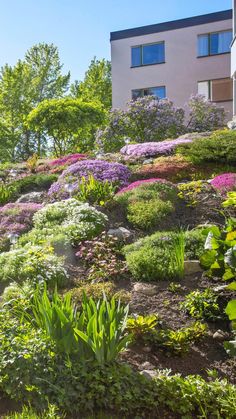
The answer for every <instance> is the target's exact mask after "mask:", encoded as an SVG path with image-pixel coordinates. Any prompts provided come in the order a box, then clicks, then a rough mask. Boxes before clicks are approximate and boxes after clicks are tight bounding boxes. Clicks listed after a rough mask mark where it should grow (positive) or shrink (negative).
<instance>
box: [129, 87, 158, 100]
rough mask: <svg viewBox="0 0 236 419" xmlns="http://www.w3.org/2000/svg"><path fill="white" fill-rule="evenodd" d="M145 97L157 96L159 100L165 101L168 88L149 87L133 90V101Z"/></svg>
mask: <svg viewBox="0 0 236 419" xmlns="http://www.w3.org/2000/svg"><path fill="white" fill-rule="evenodd" d="M143 96H155V97H156V98H158V99H165V98H166V88H165V86H159V87H148V88H145V89H135V90H132V99H133V100H136V99H138V98H139V97H143Z"/></svg>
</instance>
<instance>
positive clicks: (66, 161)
mask: <svg viewBox="0 0 236 419" xmlns="http://www.w3.org/2000/svg"><path fill="white" fill-rule="evenodd" d="M85 157H86V155H85V154H79V153H77V154H69V155H68V156H64V157H60V158H59V159H55V160H51V161H49V163H48V164H49V166H65V165H67V166H69V165H70V164H74V163H76V162H77V161H79V160H81V159H84V158H85Z"/></svg>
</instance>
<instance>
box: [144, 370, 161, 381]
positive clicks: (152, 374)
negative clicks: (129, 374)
mask: <svg viewBox="0 0 236 419" xmlns="http://www.w3.org/2000/svg"><path fill="white" fill-rule="evenodd" d="M140 374H141V375H144V377H146V378H148V379H149V380H153V379H154V378H156V377H157V375H158V373H157V372H156V371H155V370H143V371H141V372H140Z"/></svg>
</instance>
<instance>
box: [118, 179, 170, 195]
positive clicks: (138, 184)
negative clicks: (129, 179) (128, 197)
mask: <svg viewBox="0 0 236 419" xmlns="http://www.w3.org/2000/svg"><path fill="white" fill-rule="evenodd" d="M153 182H161V183H168V184H169V185H172V183H171V182H168V181H167V180H165V179H161V178H153V179H144V180H137V181H136V182H133V183H130V185H129V186H126V188H122V189H121V190H120V191H119V192H117V195H118V194H121V193H124V192H130V191H132V190H133V189H134V188H137V187H138V186H140V185H143V184H144V183H153Z"/></svg>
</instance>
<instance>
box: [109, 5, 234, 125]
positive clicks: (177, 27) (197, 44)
mask: <svg viewBox="0 0 236 419" xmlns="http://www.w3.org/2000/svg"><path fill="white" fill-rule="evenodd" d="M235 2H236V0H235ZM232 37H233V35H232V10H226V11H222V12H216V13H211V14H206V15H201V16H195V17H190V18H187V19H181V20H175V21H171V22H166V23H159V24H155V25H149V26H143V27H139V28H132V29H126V30H121V31H117V32H111V61H112V100H113V107H114V108H125V107H126V104H127V102H128V101H129V100H131V99H136V98H138V97H141V96H146V95H150V94H151V95H155V96H157V97H159V98H166V97H167V98H169V99H170V100H172V101H173V102H174V104H175V105H176V106H180V107H186V103H187V102H188V100H189V98H190V96H191V95H192V94H197V93H200V94H203V95H204V96H205V97H206V98H207V99H209V100H211V101H213V102H215V103H217V104H219V105H221V106H223V107H224V108H225V110H226V111H227V119H230V118H231V116H232V112H233V81H232V78H231V70H230V63H231V54H230V46H231V42H232ZM235 70H236V45H235Z"/></svg>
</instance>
